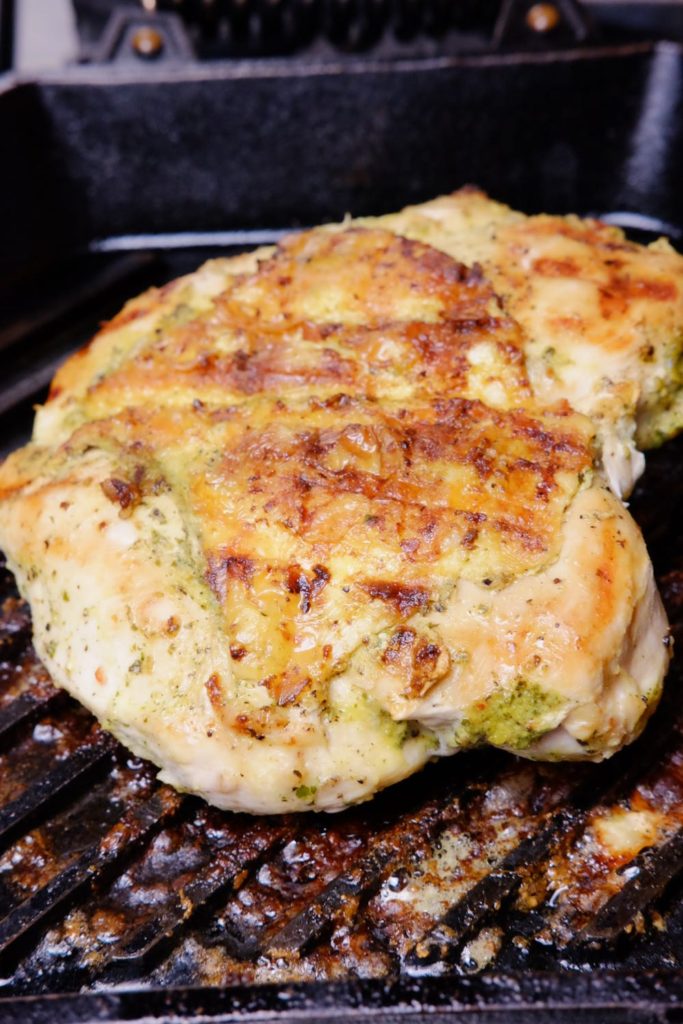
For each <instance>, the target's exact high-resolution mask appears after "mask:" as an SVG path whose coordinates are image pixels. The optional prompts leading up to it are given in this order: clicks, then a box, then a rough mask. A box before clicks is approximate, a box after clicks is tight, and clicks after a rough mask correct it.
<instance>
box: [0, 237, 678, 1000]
mask: <svg viewBox="0 0 683 1024" xmlns="http://www.w3.org/2000/svg"><path fill="white" fill-rule="evenodd" d="M201 255H202V254H200V253H197V251H196V250H192V251H184V250H180V251H177V252H166V253H165V254H164V253H159V252H157V253H156V254H151V255H150V256H148V257H145V258H144V259H142V261H140V260H138V259H136V260H135V261H134V262H132V263H131V261H130V259H129V257H119V256H114V257H111V260H112V262H111V263H110V264H108V266H107V273H106V274H105V275H104V278H102V265H101V262H100V261H99V258H98V259H97V260H96V259H95V258H94V257H93V258H92V260H86V261H85V263H83V264H79V266H80V268H81V270H83V268H85V272H86V273H87V274H89V275H90V276H89V277H87V279H83V280H81V281H80V284H79V286H78V287H75V290H74V294H75V295H77V296H82V295H83V294H84V288H86V286H87V283H88V281H93V280H95V281H97V280H102V279H104V281H105V285H106V287H105V288H104V289H103V290H102V291H101V292H96V293H95V299H97V301H92V302H91V303H90V305H89V306H88V308H87V309H85V310H84V308H83V305H82V302H81V301H80V300H79V301H76V302H74V303H73V304H72V305H71V306H70V307H69V308H67V307H66V306H64V305H63V306H62V307H60V309H59V310H58V314H57V315H55V316H54V317H50V316H48V315H47V314H46V313H45V310H46V309H47V306H48V305H49V304H48V303H46V304H44V305H43V306H42V307H41V308H42V311H43V312H42V313H41V320H40V324H39V325H38V327H35V326H34V327H33V328H32V330H31V331H30V332H29V333H30V339H31V351H32V352H34V353H35V360H37V361H38V363H40V360H41V359H42V353H43V352H47V353H48V354H51V353H53V352H54V350H55V344H56V343H55V338H59V339H64V338H66V337H68V336H69V334H70V336H71V337H72V338H74V337H80V336H81V335H82V334H83V332H85V331H89V330H90V329H92V328H93V327H94V326H95V322H96V320H98V319H100V318H101V316H102V315H104V314H106V313H109V312H111V311H113V310H112V309H111V308H110V307H111V304H112V303H114V302H115V301H118V289H119V286H121V287H126V286H128V288H129V290H132V286H133V285H132V281H133V280H134V281H135V282H136V283H137V284H138V285H139V284H140V283H142V282H141V281H140V277H141V275H142V277H145V276H146V278H147V279H148V280H149V281H152V280H163V279H164V278H167V277H169V276H171V275H173V274H175V273H178V272H180V271H183V270H185V269H187V267H188V266H192V265H194V264H196V263H197V262H199V259H200V258H201ZM131 273H132V278H131V277H130V276H129V275H130V274H131ZM98 275H99V276H98ZM112 282H114V283H115V285H116V287H115V288H114V293H115V294H112V290H111V287H110V286H111V283H112ZM86 290H87V288H86ZM98 296H99V298H97V297H98ZM88 318H90V319H91V320H92V321H93V322H89V320H88ZM15 319H16V322H19V321H20V320H21V316H20V314H19V313H16V317H15ZM21 322H24V321H21ZM12 331H14V333H12ZM4 337H5V338H8V339H9V340H8V341H7V347H6V349H5V359H6V361H7V363H8V364H9V366H10V367H11V366H12V365H15V366H18V367H19V369H18V370H17V372H19V371H20V364H19V363H18V362H17V363H13V361H14V358H15V355H18V353H19V352H21V351H25V350H26V344H25V343H24V341H23V340H22V338H23V337H24V335H22V332H21V331H20V330H18V328H16V325H15V327H13V328H12V330H10V331H8V332H6V333H5V335H4ZM62 344H63V343H62V342H61V341H60V343H59V345H60V346H62ZM50 358H51V356H50ZM43 379H44V376H39V380H40V382H41V383H42V381H43ZM12 394H13V392H12V390H11V389H8V390H7V391H6V392H4V395H5V409H6V411H5V419H4V421H3V422H2V426H5V427H6V426H7V425H8V424H9V425H10V426H11V424H12V423H13V422H14V421H15V420H14V417H16V416H17V414H18V412H20V410H21V408H22V407H23V406H22V403H23V402H25V399H26V395H25V394H24V392H22V390H21V389H19V390H18V392H17V394H18V395H19V396H20V398H19V399H18V405H17V406H16V408H12ZM30 397H31V398H34V397H35V394H34V392H33V391H31V393H30ZM17 422H18V421H17ZM682 456H683V442H674V443H673V444H671V445H669V446H667V447H665V448H664V450H662V451H661V452H658V453H655V454H654V455H652V456H651V460H650V463H651V464H650V468H649V470H648V474H647V477H646V481H645V483H644V485H643V486H642V488H641V490H640V491H639V493H638V494H637V495H636V496H635V500H634V504H633V508H634V511H635V513H636V515H637V516H638V517H639V519H640V521H641V522H642V524H643V527H644V529H645V532H646V535H647V538H648V540H649V543H650V546H651V550H652V553H653V558H654V561H655V566H656V570H657V573H658V577H659V579H660V583H661V586H662V589H663V593H664V597H665V601H666V603H667V606H668V611H669V614H670V616H671V619H672V622H673V624H674V632H675V633H679V634H680V632H681V630H682V629H683V538H681V537H680V536H679V526H678V524H679V523H680V522H681V515H680V513H681V508H682V507H683V473H682V472H681V469H680V466H681V464H682V463H681V457H682ZM0 588H1V590H0V601H2V615H1V621H0V978H2V987H1V988H0V1017H1V1016H2V1012H3V1011H2V1007H3V1005H4V1006H10V1005H12V1006H14V1007H15V1008H16V1007H20V1006H22V1005H23V1004H22V1003H21V1002H10V1000H16V999H17V997H20V996H26V995H37V994H45V993H68V992H77V991H79V990H81V989H83V988H85V989H86V990H91V989H97V990H98V991H99V990H101V989H102V988H103V987H104V988H109V987H111V986H112V985H115V984H119V983H122V982H125V983H126V984H127V985H131V984H133V985H136V986H143V987H150V988H155V987H156V988H158V987H163V988H165V989H168V988H169V987H170V986H226V985H229V986H239V985H251V986H254V985H259V986H260V985H266V984H267V983H277V984H280V985H282V984H283V983H285V982H286V983H290V982H297V981H321V980H322V981H326V982H330V981H343V980H346V979H348V978H361V979H382V980H383V981H384V982H387V981H394V982H395V981H396V980H397V979H398V980H399V984H408V983H409V979H411V978H415V977H417V978H419V979H422V981H423V982H424V980H425V979H427V978H430V977H432V976H440V977H459V978H463V979H465V978H471V977H476V976H477V975H478V974H479V972H481V971H484V970H487V971H492V970H495V971H497V972H513V975H514V977H517V978H518V983H519V985H520V986H522V988H520V989H519V991H522V989H523V986H524V984H526V982H524V981H523V979H525V978H526V979H528V978H530V977H532V975H531V974H530V973H529V972H531V971H540V972H551V974H552V977H553V978H558V977H561V976H564V975H565V974H567V972H569V973H572V972H575V973H578V974H582V973H583V972H592V971H595V969H596V968H600V969H603V970H617V971H619V972H625V971H634V970H642V969H645V968H652V967H657V968H663V967H666V968H671V969H678V968H683V891H682V889H681V878H680V876H681V873H682V869H683V709H681V708H680V707H679V704H680V702H679V699H678V685H679V684H680V675H681V663H680V658H679V659H678V661H676V662H675V663H674V666H673V669H672V672H671V674H670V677H669V680H668V684H667V687H666V692H665V697H664V701H663V704H662V707H661V709H660V711H659V712H658V713H657V714H656V716H655V718H654V719H653V721H652V722H651V723H650V724H649V726H648V728H647V730H646V732H645V733H644V735H643V736H642V737H641V739H640V740H638V741H637V742H636V744H634V745H633V746H632V747H631V748H629V749H627V750H625V751H623V752H622V753H620V754H619V755H617V756H616V757H615V758H613V759H612V760H611V761H609V762H607V763H605V764H603V765H597V766H593V765H552V764H549V765H542V764H532V763H529V762H524V761H521V760H519V759H516V758H514V757H511V756H507V755H504V754H500V753H496V752H491V751H477V752H473V753H470V754H463V755H460V756H458V757H456V758H451V759H448V760H445V761H442V762H440V763H438V764H434V765H432V766H429V767H428V768H427V769H426V770H425V771H423V772H422V773H420V774H419V775H417V776H415V777H413V778H412V779H410V780H408V781H407V782H405V783H403V784H401V785H399V786H396V787H393V788H392V789H390V790H387V791H386V792H384V793H383V794H381V795H380V796H379V797H377V798H376V799H375V800H374V801H372V802H371V803H369V804H367V805H364V806H362V807H360V808H356V809H351V810H349V811H347V812H344V813H342V814H339V815H335V816H323V815H318V816H307V815H301V816H296V815H294V816H287V817H281V818H250V817H248V816H246V815H236V814H226V813H222V812H220V811H217V810H215V809H213V808H210V807H207V806H206V805H204V804H203V803H201V802H200V801H198V800H196V799H193V798H190V797H184V796H180V795H178V794H177V793H175V792H174V791H173V790H171V789H170V788H169V787H166V786H163V785H161V784H159V783H158V782H157V781H156V778H155V772H154V770H153V769H152V768H151V767H150V766H149V765H147V764H145V763H143V762H141V761H139V760H137V759H135V758H133V757H131V755H130V754H128V753H127V752H126V751H125V750H124V749H123V748H122V747H121V746H119V745H118V744H116V743H115V742H114V741H113V740H111V739H110V738H109V737H108V736H107V735H106V734H104V733H103V732H102V731H101V730H100V729H99V727H98V726H97V724H96V723H95V722H94V721H93V719H92V718H91V717H90V716H89V715H88V714H87V713H86V712H85V711H83V710H82V709H81V708H80V707H78V706H77V705H76V704H75V702H73V701H71V700H70V699H69V698H67V697H66V696H65V695H64V694H62V693H60V692H58V691H57V690H55V688H54V687H53V686H52V685H51V683H50V680H49V678H48V677H47V674H46V672H45V670H44V669H43V668H42V666H41V665H40V663H39V661H38V659H37V658H36V655H35V653H34V651H33V650H32V647H31V635H30V618H29V613H28V609H27V608H26V606H25V605H24V604H23V603H22V602H21V601H20V600H18V598H17V595H16V592H15V590H14V588H13V581H12V579H11V576H10V575H9V573H8V572H7V571H6V570H5V569H4V568H3V569H2V570H1V571H0ZM520 972H521V973H520ZM557 972H560V975H558V973H557ZM520 979H522V980H520ZM558 984H560V983H559V982H558ZM235 991H236V992H237V991H238V990H237V989H235ZM264 991H265V989H264ZM280 991H282V990H280ZM421 991H422V992H423V993H426V992H428V989H424V988H423V989H421ZM425 998H426V996H425ZM510 998H512V996H510ZM17 1012H18V1011H17ZM130 1012H131V1013H132V1011H130ZM46 1019H49V1018H46ZM53 1019H54V1018H53ZM73 1019H88V1018H87V1017H85V1016H84V1017H83V1018H81V1017H78V1016H75V1017H74V1018H73ZM104 1019H110V1018H104ZM111 1019H114V1018H113V1017H112V1018H111ZM117 1019H118V1018H117Z"/></svg>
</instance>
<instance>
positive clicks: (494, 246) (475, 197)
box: [367, 188, 683, 495]
mask: <svg viewBox="0 0 683 1024" xmlns="http://www.w3.org/2000/svg"><path fill="white" fill-rule="evenodd" d="M367 223H373V222H370V221H369V222H367ZM374 223H376V224H381V225H382V226H383V227H385V228H389V229H390V230H394V231H398V232H400V233H401V234H402V235H406V236H408V237H410V238H417V239H420V240H422V241H423V242H428V243H429V244H430V245H433V246H436V247H438V248H439V249H442V250H443V251H444V252H447V253H449V254H450V255H452V256H454V257H455V258H456V259H461V260H463V261H465V262H467V263H469V264H472V263H475V262H478V263H479V264H480V265H481V266H482V268H483V269H484V272H485V274H486V276H487V278H488V279H489V280H490V282H491V284H492V286H493V288H494V290H495V291H496V293H497V294H498V295H499V296H500V297H501V299H502V300H503V305H504V308H505V310H506V312H507V313H508V314H509V315H510V316H513V317H514V318H515V319H516V320H517V321H518V322H519V324H520V325H521V326H522V328H523V329H524V331H525V334H526V338H525V344H524V350H525V354H526V358H527V367H528V371H529V376H530V379H531V383H532V385H533V389H534V393H535V395H536V396H537V398H538V399H539V400H540V401H543V402H555V401H558V400H560V399H566V400H567V401H569V402H570V403H571V404H572V406H573V407H574V408H575V409H577V410H578V411H580V412H583V413H585V414H586V415H587V416H590V417H591V419H592V420H593V422H594V423H595V425H596V427H597V430H598V435H599V437H600V441H601V448H602V459H603V463H604V468H605V470H606V472H607V475H608V477H609V480H610V484H611V486H612V489H613V490H614V491H615V492H616V493H617V494H622V495H627V494H628V493H629V492H630V490H631V488H632V486H633V483H634V481H635V480H636V479H637V478H638V476H639V475H640V474H641V473H642V471H643V468H644V464H645V463H644V459H643V456H642V454H641V450H642V449H647V448H652V447H655V446H657V445H659V444H661V442H662V441H664V440H666V439H667V438H669V437H672V436H673V435H674V434H676V433H678V431H679V430H680V429H681V427H682V426H683V256H681V255H679V253H677V252H675V250H674V249H673V248H672V247H671V245H670V244H669V242H668V241H667V240H666V239H663V238H662V239H659V240H658V241H656V242H654V243H653V244H652V245H648V246H643V245H637V244H636V243H634V242H631V241H628V240H627V239H626V238H625V237H624V234H623V232H622V231H621V230H620V229H619V228H616V227H611V226H609V225H607V224H604V223H602V222H600V221H596V220H582V219H580V218H578V217H575V216H568V217H550V216H546V215H540V216H535V217H527V216H525V215H524V214H522V213H518V212H517V211H515V210H511V209H510V208H509V207H508V206H504V205H503V204H501V203H497V202H494V201H493V200H492V199H489V197H488V196H487V195H485V194H484V193H483V192H480V191H478V190H477V189H473V188H468V189H461V190H460V191H459V192H455V193H454V194H453V195H450V196H442V197H441V198H439V199H435V200H433V201H432V202H429V203H424V204H423V205H422V206H415V207H409V208H408V209H405V210H403V211H402V212H401V213H398V214H394V215H392V216H389V217H381V218H379V219H377V220H376V221H374Z"/></svg>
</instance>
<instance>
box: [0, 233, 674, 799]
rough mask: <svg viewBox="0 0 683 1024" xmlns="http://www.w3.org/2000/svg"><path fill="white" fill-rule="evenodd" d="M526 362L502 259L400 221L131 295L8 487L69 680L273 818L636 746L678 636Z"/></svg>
mask: <svg viewBox="0 0 683 1024" xmlns="http://www.w3.org/2000/svg"><path fill="white" fill-rule="evenodd" d="M524 343H525V342H524V338H523V336H522V335H521V332H520V329H519V327H518V325H517V323H516V322H515V321H514V320H513V319H511V318H510V316H509V315H508V313H507V312H505V311H504V310H503V309H502V308H501V304H500V302H499V300H498V298H497V297H496V295H495V294H494V292H493V290H492V289H491V286H490V284H489V283H488V282H487V280H486V279H485V278H484V276H483V274H482V272H481V270H480V269H479V268H478V266H473V267H472V268H467V267H465V266H463V265H462V264H460V263H458V262H456V261H454V260H453V259H452V258H451V257H449V256H448V255H446V254H444V253H443V252H439V251H437V250H436V249H433V248H431V247H429V246H427V245H424V244H422V243H421V242H419V241H410V240H408V239H406V238H403V237H400V236H397V235H395V234H392V233H391V232H389V231H386V230H383V229H377V228H373V229H363V228H354V229H350V230H339V231H336V232H335V231H327V230H325V231H315V232H309V233H306V234H303V235H300V236H296V237H293V238H290V239H287V240H285V241H284V242H283V243H282V245H281V246H279V247H278V249H277V250H276V251H275V252H273V253H272V254H270V255H268V254H263V258H262V260H261V262H259V261H258V259H257V258H252V259H251V260H249V259H242V258H240V259H239V260H238V261H236V262H234V263H232V262H226V261H217V262H216V263H214V264H209V265H207V267H205V268H203V269H202V270H200V271H199V272H198V273H197V274H196V275H191V276H190V277H188V278H186V279H182V280H181V281H179V282H177V283H175V284H174V285H172V286H170V287H167V288H166V289H162V290H160V291H157V292H151V293H147V294H146V295H145V296H142V297H141V298H140V299H138V300H134V301H133V303H131V304H129V306H128V307H126V309H124V311H123V312H122V314H120V315H119V317H117V318H116V319H115V320H114V321H113V322H112V323H111V324H109V325H107V327H106V328H105V329H104V330H103V331H102V332H101V334H100V335H99V336H98V337H96V338H95V339H94V341H93V342H92V343H91V345H90V346H89V347H88V349H87V351H85V352H84V353H82V354H79V355H77V356H75V357H74V358H73V359H72V360H70V362H69V363H67V364H66V366H65V367H64V368H63V369H62V370H61V371H60V372H59V373H58V375H57V377H56V379H55V384H54V387H53V392H52V397H51V399H50V401H49V402H48V403H47V405H46V406H45V407H44V409H43V410H42V411H41V412H40V413H39V416H38V419H37V424H36V431H35V439H34V444H33V445H30V446H28V447H27V448H26V449H24V450H22V452H20V453H17V454H16V455H15V456H13V457H12V458H11V459H10V460H8V462H7V463H6V464H5V466H4V467H3V469H2V470H1V471H0V542H1V543H2V545H3V546H4V547H5V548H6V550H7V552H8V555H9V557H10V559H11V562H12V564H13V566H14V567H15V569H16V570H17V574H18V577H19V580H20V583H21V585H22V588H23V590H24V592H25V593H26V595H27V596H28V598H29V600H30V601H31V603H32V606H33V614H34V622H35V631H36V642H37V643H38V645H39V649H40V651H41V654H42V656H43V657H44V658H45V660H46V662H47V664H48V666H49V668H50V670H51V671H52V673H53V675H54V677H55V679H56V680H57V681H58V682H59V683H60V684H62V685H64V686H66V687H67V688H68V689H70V690H71V692H73V693H74V694H75V695H76V696H78V697H80V698H81V699H82V700H83V701H84V702H85V703H86V704H88V706H90V707H91V708H92V709H93V710H94V711H95V713H96V714H98V715H99V717H100V718H101V719H102V720H103V721H104V722H105V724H106V725H107V727H108V728H110V729H111V730H112V731H113V732H115V733H116V734H117V735H119V736H120V737H121V738H122V739H123V740H124V742H127V743H128V744H129V745H130V746H131V747H132V748H133V749H134V750H136V751H137V752H138V753H141V754H143V755H145V756H148V757H151V758H152V759H153V760H155V761H156V762H157V763H158V764H160V765H162V767H163V768H164V777H165V778H166V779H167V780H169V781H171V782H173V783H174V784H175V785H177V786H179V787H180V788H187V789H190V790H192V791H194V792H199V793H201V794H202V795H204V796H206V797H207V799H209V800H211V801H213V802H215V803H217V804H219V805H220V806H224V807H235V808H242V809H246V810H253V811H263V810H267V811H273V810H275V811H277V810H282V809H291V808H301V807H310V806H317V807H320V808H328V809H334V808H338V807H341V806H344V805H345V804H347V803H350V802H353V801H355V800H358V799H363V798H366V797H367V796H368V795H371V794H372V793H373V792H374V791H375V790H377V789H379V788H381V787H382V786H384V785H386V784H388V783H390V782H392V781H395V780H396V779H398V778H401V777H404V776H405V775H407V774H409V773H410V772H412V771H414V770H415V769H416V768H417V767H419V766H420V765H421V764H422V763H424V761H425V760H427V759H428V758H429V757H430V756H432V755H433V754H434V753H435V752H442V753H446V752H450V751H452V750H455V749H458V748H459V747H461V746H466V745H470V744H472V743H478V742H493V743H496V744H498V745H501V746H506V747H510V748H512V749H515V750H518V751H520V752H522V753H527V754H529V755H534V754H540V755H542V756H579V757H581V756H584V757H586V756H587V757H600V756H603V755H604V754H605V753H607V752H609V751H611V750H613V749H615V748H616V747H618V746H619V745H621V743H623V742H624V741H625V740H627V739H628V738H629V737H630V736H632V735H634V734H635V733H636V732H637V731H638V730H639V729H640V728H641V727H642V724H643V723H644V720H645V718H646V716H647V713H648V712H649V709H650V707H651V705H652V702H653V701H654V699H655V697H656V694H657V692H658V689H659V686H660V683H661V679H662V676H663V673H664V670H665V666H666V663H667V660H668V653H667V651H666V649H665V647H664V645H663V643H662V639H663V637H664V634H665V631H666V624H665V620H664V618H663V613H662V611H661V606H660V604H659V602H658V597H657V595H656V592H655V591H654V586H653V583H652V576H651V569H650V566H649V562H648V560H647V556H646V553H645V551H644V547H643V544H642V540H641V538H640V536H639V534H638V532H637V530H636V528H635V526H634V524H633V523H632V522H631V521H630V519H629V518H628V516H627V514H626V513H625V512H624V511H623V509H622V507H621V505H620V503H619V502H618V501H617V500H616V499H615V498H614V497H613V496H612V495H611V494H610V493H609V492H608V491H606V489H605V488H604V486H603V485H602V483H601V482H600V481H599V479H597V478H594V476H593V462H594V449H593V427H592V425H591V423H590V421H588V420H587V419H585V418H584V417H582V416H581V415H578V414H576V413H574V412H573V411H572V410H571V409H570V407H569V406H568V405H567V404H566V403H564V402H559V403H555V404H554V405H553V406H552V407H548V408H543V407H541V406H539V405H538V403H537V402H536V401H535V400H534V398H533V396H532V393H531V388H530V385H529V381H528V380H527V377H526V372H525V364H524V358H523V345H524ZM84 576H87V579H88V584H87V585H86V582H85V580H84ZM79 579H80V580H81V582H78V581H79ZM64 594H68V600H67V599H65V598H64ZM579 594H580V601H579V600H578V596H579Z"/></svg>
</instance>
